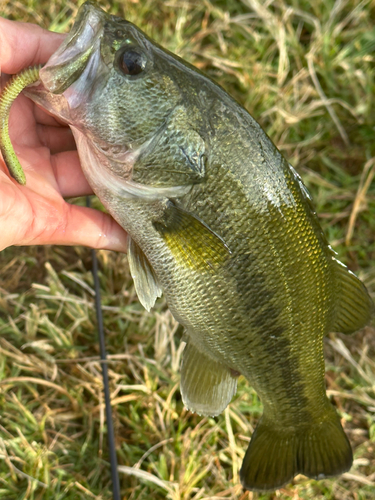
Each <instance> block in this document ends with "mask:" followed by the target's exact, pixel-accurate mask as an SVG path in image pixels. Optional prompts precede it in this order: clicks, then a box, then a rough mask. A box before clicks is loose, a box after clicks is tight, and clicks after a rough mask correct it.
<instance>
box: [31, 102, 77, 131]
mask: <svg viewBox="0 0 375 500" xmlns="http://www.w3.org/2000/svg"><path fill="white" fill-rule="evenodd" d="M33 113H34V116H35V121H36V123H40V125H50V126H51V127H67V126H68V125H67V124H66V123H65V122H63V121H62V120H59V119H58V118H56V117H55V116H53V115H51V114H50V113H49V112H48V111H47V110H45V109H43V108H41V107H40V106H38V105H37V104H36V103H35V102H34V103H33Z"/></svg>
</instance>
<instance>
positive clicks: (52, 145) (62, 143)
mask: <svg viewBox="0 0 375 500" xmlns="http://www.w3.org/2000/svg"><path fill="white" fill-rule="evenodd" d="M36 131H37V134H38V137H39V140H40V142H41V144H43V146H47V148H49V149H50V150H51V153H52V154H54V153H60V152H63V151H71V150H74V149H75V148H76V143H75V141H74V137H73V134H72V131H71V130H70V128H69V127H51V126H48V125H37V127H36Z"/></svg>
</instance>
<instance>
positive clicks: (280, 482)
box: [241, 407, 353, 491]
mask: <svg viewBox="0 0 375 500" xmlns="http://www.w3.org/2000/svg"><path fill="white" fill-rule="evenodd" d="M263 420H264V418H262V419H261V420H260V422H259V424H258V426H257V428H256V429H255V432H254V434H253V437H252V439H251V442H250V445H249V448H248V449H247V452H246V455H245V458H244V461H243V464H242V468H241V482H242V485H243V487H244V488H245V489H247V490H253V491H271V490H272V491H273V490H276V489H278V488H281V487H282V486H284V485H285V484H287V483H288V482H290V481H291V480H292V479H293V478H294V476H295V475H297V474H300V473H301V474H304V475H306V476H308V477H310V478H314V479H323V478H325V477H330V476H336V475H338V474H341V473H343V472H345V471H347V470H349V469H350V467H351V465H352V461H353V455H352V450H351V447H350V444H349V441H348V438H347V437H346V435H345V433H344V431H343V428H342V427H341V424H340V420H339V417H338V415H337V414H336V412H335V410H334V409H333V407H332V412H331V411H330V412H329V417H328V418H326V419H324V421H322V422H320V423H319V424H314V425H312V426H311V427H304V428H303V429H302V430H300V429H298V428H297V429H296V430H295V431H294V432H292V431H291V430H290V428H289V429H285V430H283V429H280V430H275V429H274V428H273V427H272V426H271V425H269V424H266V423H265V422H263ZM322 420H323V419H322Z"/></svg>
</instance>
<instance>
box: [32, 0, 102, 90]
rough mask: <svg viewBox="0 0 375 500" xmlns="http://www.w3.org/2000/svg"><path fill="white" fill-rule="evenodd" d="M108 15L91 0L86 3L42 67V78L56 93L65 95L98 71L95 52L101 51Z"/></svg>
mask: <svg viewBox="0 0 375 500" xmlns="http://www.w3.org/2000/svg"><path fill="white" fill-rule="evenodd" d="M106 17H107V14H106V13H105V12H104V11H102V10H101V9H99V8H98V7H96V6H95V5H94V4H93V3H92V2H91V1H89V2H86V3H84V4H83V5H82V6H81V7H80V9H79V11H78V13H77V18H76V20H75V22H74V25H73V27H72V29H71V31H70V33H69V35H68V36H67V38H66V39H65V40H64V41H63V43H62V44H61V45H60V47H59V48H58V49H57V51H56V52H55V53H54V54H53V55H52V56H51V58H50V59H49V61H48V62H47V64H46V65H45V66H44V67H43V68H42V69H41V70H40V80H41V82H42V83H43V85H44V87H45V88H46V89H47V90H48V91H49V92H52V93H53V94H62V93H63V92H65V91H66V90H67V89H68V88H69V87H71V86H72V85H74V84H75V83H77V82H78V81H79V80H80V79H82V75H83V73H86V75H85V77H86V78H85V84H86V85H87V79H90V76H91V78H93V77H94V75H95V74H96V71H95V70H97V66H98V61H97V60H95V59H97V57H95V54H97V55H99V53H100V50H98V49H100V39H101V37H102V35H103V31H104V23H105V19H106Z"/></svg>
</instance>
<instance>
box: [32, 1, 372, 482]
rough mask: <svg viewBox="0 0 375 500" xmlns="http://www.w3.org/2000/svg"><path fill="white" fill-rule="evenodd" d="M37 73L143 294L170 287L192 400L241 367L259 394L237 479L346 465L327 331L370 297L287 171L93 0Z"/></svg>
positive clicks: (362, 313) (180, 67) (204, 90)
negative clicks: (125, 245) (330, 381)
mask: <svg viewBox="0 0 375 500" xmlns="http://www.w3.org/2000/svg"><path fill="white" fill-rule="evenodd" d="M39 77H40V80H41V82H42V84H43V88H41V87H39V88H31V89H29V90H28V91H27V94H28V95H29V96H30V97H31V98H32V99H33V100H34V101H36V102H37V103H39V104H40V105H42V106H43V107H44V108H46V109H47V110H48V111H50V112H51V113H52V114H54V115H56V116H57V117H59V118H61V119H63V120H65V121H66V122H67V123H68V124H69V125H70V126H71V128H72V131H73V133H74V136H75V139H76V143H77V149H78V152H79V156H80V159H81V163H82V168H83V170H84V172H85V175H86V176H87V179H88V181H89V183H90V185H91V186H92V188H93V190H94V192H95V193H96V194H97V195H98V197H99V198H100V200H101V201H102V203H103V204H104V205H105V207H106V208H107V209H108V211H109V212H110V213H111V214H112V216H113V217H114V218H115V219H116V220H117V221H118V222H119V224H120V225H121V226H122V227H123V228H124V229H125V230H126V231H127V232H128V233H129V235H130V238H129V250H128V255H129V264H130V269H131V274H132V276H133V279H134V284H135V288H136V291H137V294H138V296H139V299H140V301H141V303H142V304H143V305H144V307H145V308H146V309H147V310H150V309H151V307H152V306H153V305H154V303H155V300H156V298H157V297H159V296H160V295H161V294H162V293H163V294H164V295H165V297H166V300H167V302H168V305H169V308H170V310H171V312H172V314H173V315H174V317H175V318H176V319H177V320H178V321H179V322H180V323H181V324H182V325H183V326H184V327H185V332H186V335H185V340H186V342H187V345H186V348H185V351H184V357H183V363H182V369H181V394H182V399H183V402H184V404H185V406H186V407H187V408H188V409H190V410H191V411H195V412H197V413H199V414H201V415H211V416H215V415H218V414H219V413H221V412H222V411H223V410H224V409H225V407H226V406H227V405H228V404H229V402H230V401H231V398H232V397H233V395H234V394H235V392H236V385H237V377H238V375H240V374H241V375H243V376H244V377H246V379H247V380H248V381H249V383H250V384H251V385H252V386H253V387H254V389H255V390H256V392H257V393H258V395H259V397H260V399H261V401H262V403H263V407H264V411H263V416H262V417H261V420H260V421H259V423H258V426H257V428H256V430H255V432H254V434H253V436H252V439H251V442H250V445H249V448H248V450H247V452H246V455H245V459H244V462H243V466H242V469H241V481H242V484H243V486H244V487H245V488H247V489H251V490H258V491H264V490H274V489H276V488H279V487H281V486H283V485H284V484H286V483H287V482H289V481H290V480H292V478H293V477H294V476H295V475H296V474H298V473H302V474H305V475H306V476H308V477H311V478H316V479H321V478H324V477H329V476H334V475H337V474H340V473H342V472H344V471H346V470H348V469H349V468H350V466H351V464H352V451H351V447H350V444H349V441H348V439H347V437H346V435H345V433H344V431H343V429H342V427H341V424H340V419H339V417H338V415H337V413H336V411H335V409H334V407H333V406H332V405H331V403H330V402H329V400H328V398H327V396H326V391H325V383H324V359H323V337H324V336H325V335H326V334H327V333H328V332H330V331H339V332H343V333H352V332H354V331H356V330H358V329H360V328H362V327H363V326H364V325H365V324H366V323H367V322H368V321H369V319H370V316H371V312H372V308H373V304H372V301H371V299H370V297H369V295H368V293H367V291H366V289H365V287H364V285H363V284H362V283H361V281H360V280H359V279H358V278H357V277H356V276H355V275H354V274H353V273H351V272H350V271H349V270H348V269H347V268H346V267H345V266H344V265H343V264H341V263H340V262H339V261H338V260H337V259H336V257H335V253H334V252H333V250H332V249H331V247H330V246H329V245H328V243H327V241H326V238H325V237H324V234H323V232H322V230H321V228H320V225H319V222H318V219H317V216H316V214H315V212H314V208H313V205H312V202H311V198H310V195H309V193H308V191H307V189H306V187H305V186H304V185H303V183H302V180H301V179H300V177H299V176H298V174H297V173H296V172H295V170H294V169H293V168H292V167H291V166H290V165H289V164H288V162H287V161H286V160H285V158H284V157H283V156H282V155H281V154H280V152H279V151H278V150H277V148H276V147H275V146H274V145H273V143H272V142H271V140H270V139H269V138H268V137H267V135H266V134H265V132H264V131H263V130H262V129H261V127H260V126H259V125H258V124H257V122H256V121H255V120H254V119H253V118H252V117H251V116H250V115H249V114H248V112H247V111H246V110H244V109H243V108H242V107H241V106H240V105H239V104H238V103H237V102H236V101H235V100H234V99H232V98H231V97H230V96H229V95H228V94H227V93H226V92H225V91H224V90H223V89H222V88H221V87H220V86H218V85H217V84H216V83H214V82H213V81H212V80H210V79H209V78H208V77H207V76H205V75H204V74H202V73H201V72H199V71H198V70H197V69H196V68H194V67H193V66H191V65H190V64H188V63H186V62H185V61H183V60H181V59H180V58H179V57H177V56H175V55H173V54H171V53H170V52H168V51H166V50H165V49H163V48H162V47H160V46H159V45H157V44H156V43H155V42H153V41H152V40H150V39H149V38H148V37H147V36H146V35H145V34H144V33H143V32H142V31H141V30H140V29H138V28H137V27H136V26H134V25H133V24H131V23H130V22H127V21H125V20H123V19H121V18H119V17H116V16H111V15H108V14H106V13H105V12H104V11H102V10H101V9H99V8H98V7H96V6H95V5H93V4H92V3H91V2H87V3H85V4H84V5H83V6H82V7H81V9H80V11H79V14H78V16H77V20H76V22H75V24H74V26H73V28H72V31H71V33H70V34H69V36H68V37H67V38H66V39H65V41H64V42H63V44H62V45H61V47H60V48H59V49H58V51H57V52H56V53H55V54H54V55H53V56H52V57H51V59H50V60H49V61H48V63H47V64H46V65H45V67H44V68H43V69H42V70H41V71H40V74H39Z"/></svg>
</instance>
